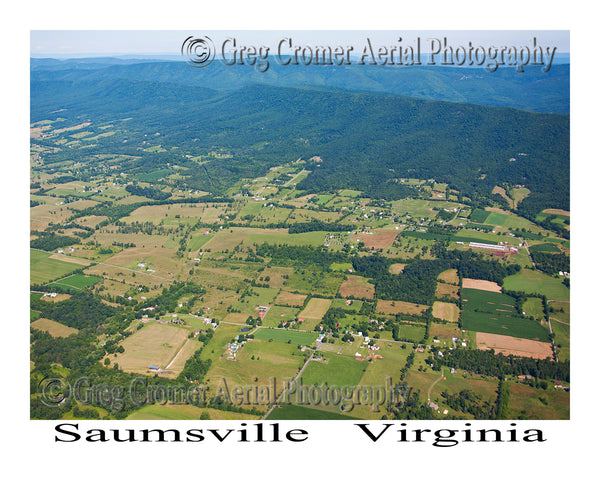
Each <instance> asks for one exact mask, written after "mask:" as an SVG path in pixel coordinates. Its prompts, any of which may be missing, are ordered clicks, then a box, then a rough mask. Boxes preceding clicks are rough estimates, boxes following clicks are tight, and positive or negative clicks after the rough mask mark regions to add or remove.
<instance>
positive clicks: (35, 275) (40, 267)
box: [29, 249, 81, 285]
mask: <svg viewBox="0 0 600 480" xmlns="http://www.w3.org/2000/svg"><path fill="white" fill-rule="evenodd" d="M51 255H52V254H51V253H48V252H42V251H40V250H33V249H30V250H29V281H30V283H32V284H38V285H39V284H45V283H48V282H50V281H52V280H56V279H57V278H61V277H64V276H65V275H68V274H69V273H71V272H72V271H74V270H77V269H79V268H81V265H78V264H76V263H71V262H65V261H63V260H58V259H57V258H50V256H51Z"/></svg>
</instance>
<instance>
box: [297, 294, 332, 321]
mask: <svg viewBox="0 0 600 480" xmlns="http://www.w3.org/2000/svg"><path fill="white" fill-rule="evenodd" d="M330 306H331V300H329V299H328V298H311V299H310V300H309V301H308V303H307V304H306V307H305V308H304V310H302V312H300V314H299V317H302V318H305V319H309V320H321V319H322V318H323V315H325V314H326V313H327V310H329V307H330Z"/></svg>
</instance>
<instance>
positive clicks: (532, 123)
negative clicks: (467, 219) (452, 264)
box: [31, 79, 569, 209]
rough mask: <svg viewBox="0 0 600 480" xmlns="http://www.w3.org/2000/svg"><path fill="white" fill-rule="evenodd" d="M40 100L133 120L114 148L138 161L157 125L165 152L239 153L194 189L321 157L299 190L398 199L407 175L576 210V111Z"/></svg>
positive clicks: (84, 96) (218, 98)
mask: <svg viewBox="0 0 600 480" xmlns="http://www.w3.org/2000/svg"><path fill="white" fill-rule="evenodd" d="M31 97H32V109H31V120H32V122H35V121H40V120H45V119H51V117H52V118H56V117H57V116H60V117H63V118H66V119H67V120H68V121H71V122H81V121H86V120H90V119H91V120H92V121H98V120H103V121H112V120H122V119H124V118H130V119H131V121H128V122H127V125H126V126H127V130H128V131H129V132H130V133H132V135H131V139H132V140H133V141H132V142H130V143H129V144H128V145H119V146H118V147H117V146H116V145H115V148H118V149H119V150H118V151H115V153H123V154H131V153H132V152H134V153H135V148H137V147H138V145H134V143H135V140H136V138H142V136H143V135H145V134H146V133H148V132H153V131H154V130H155V129H158V130H160V135H161V138H160V142H161V144H163V145H170V146H176V147H177V149H180V150H182V151H183V150H186V151H189V152H190V153H194V150H195V149H207V148H214V147H220V148H225V149H227V150H228V151H231V152H232V155H231V157H230V158H227V159H222V158H221V159H214V160H211V161H208V162H206V163H205V164H204V165H203V167H204V168H203V169H191V170H190V171H189V172H187V173H186V175H187V176H188V179H187V180H188V182H189V184H190V185H191V186H194V187H196V188H206V177H207V176H209V177H210V178H211V185H212V187H213V189H216V190H219V189H222V188H227V187H228V186H230V185H231V183H232V182H234V181H237V180H239V179H240V178H242V177H244V176H246V177H247V176H251V175H256V174H260V171H264V169H266V168H268V167H271V166H275V165H278V164H281V163H283V162H287V161H291V160H293V159H296V158H299V157H304V158H310V157H312V156H319V157H321V158H322V159H323V161H322V163H321V164H320V166H319V167H315V168H313V170H314V171H313V173H312V174H311V175H309V176H308V177H307V178H306V179H305V180H304V181H303V182H302V183H301V185H300V188H303V189H306V190H308V191H311V192H312V191H327V190H334V189H338V188H356V189H358V190H363V191H366V192H367V193H369V194H370V195H372V196H380V197H385V198H387V199H393V198H400V197H401V196H402V195H403V193H402V188H401V185H399V184H398V180H399V179H400V178H406V177H416V178H433V179H435V180H436V181H440V182H446V183H449V184H450V186H451V187H454V188H456V189H457V190H459V191H461V192H462V193H463V194H464V195H467V196H469V197H472V198H473V197H475V198H476V197H478V196H486V195H488V196H489V195H490V192H491V191H492V189H493V187H494V186H495V185H499V184H503V183H504V184H510V185H516V184H522V185H524V186H526V187H528V188H530V190H532V194H531V195H530V196H529V197H528V198H527V199H525V201H523V202H522V203H521V208H522V209H523V208H524V209H528V208H531V206H535V208H538V207H537V206H538V205H543V208H551V207H555V208H565V209H568V208H569V207H568V204H569V192H568V188H569V117H568V116H567V115H556V114H542V113H533V112H526V111H523V110H516V109H512V108H502V107H486V106H481V105H474V104H459V103H453V102H439V101H431V100H419V99H414V98H409V97H402V96H397V95H392V94H383V93H365V92H350V91H343V90H331V89H324V88H317V87H302V88H289V87H273V86H267V85H247V86H245V87H242V88H240V89H238V90H236V91H233V92H225V93H224V92H217V91H214V90H209V89H206V88H202V87H188V86H182V85H176V84H171V83H164V82H139V81H129V80H122V79H118V80H111V79H108V80H102V81H81V82H70V81H69V82H67V81H53V82H45V81H32V83H31ZM57 111H60V112H59V113H56V112H57ZM135 135H137V137H136V136H135ZM132 149H133V150H132ZM90 153H93V150H92V149H90ZM58 155H60V154H58ZM178 155H179V157H182V155H181V154H177V153H173V154H170V155H166V154H163V155H162V156H156V157H153V158H154V159H156V161H164V162H166V161H168V158H177V157H178ZM50 158H51V156H50V157H49V159H50ZM153 161H154V160H153ZM528 205H529V207H528Z"/></svg>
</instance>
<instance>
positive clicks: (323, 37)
mask: <svg viewBox="0 0 600 480" xmlns="http://www.w3.org/2000/svg"><path fill="white" fill-rule="evenodd" d="M190 35H194V36H202V35H208V36H209V37H211V38H212V39H213V41H214V42H215V44H219V43H220V42H222V41H224V40H225V39H226V38H228V37H235V38H236V39H238V40H239V41H241V42H243V43H244V44H253V45H266V46H269V47H270V48H271V51H274V50H275V49H276V46H277V43H278V42H279V41H280V40H281V39H283V38H292V39H293V41H294V43H295V44H304V45H330V46H337V45H344V46H345V45H356V46H359V47H362V46H363V45H364V43H365V41H366V38H367V37H368V38H370V39H371V41H372V42H373V43H374V44H377V45H395V44H397V43H398V37H402V42H401V43H402V44H404V45H410V44H411V43H414V41H415V39H416V38H417V37H419V38H421V40H422V43H423V44H425V45H427V42H426V39H428V38H435V39H440V40H442V39H443V38H444V37H446V38H447V39H448V42H449V44H454V45H468V44H469V42H472V43H473V45H474V46H478V45H481V46H484V47H486V46H491V45H493V46H513V45H514V46H517V47H518V46H520V45H531V42H532V39H533V37H535V38H536V39H537V42H538V44H540V45H544V46H550V47H557V51H558V52H562V53H567V52H569V51H570V38H569V37H570V35H569V31H567V30H470V31H458V30H393V31H392V30H360V31H358V30H356V31H348V30H337V31H330V30H314V31H313V30H304V31H303V30H287V31H283V30H266V31H251V30H219V31H213V30H204V31H197V30H32V31H31V35H30V40H31V48H30V53H31V55H32V56H56V57H59V56H60V57H68V56H82V55H83V56H97V55H128V54H145V55H148V54H168V55H177V54H179V53H180V49H181V44H182V43H183V40H185V38H187V37H188V36H190ZM424 48H426V46H424ZM425 51H426V50H425Z"/></svg>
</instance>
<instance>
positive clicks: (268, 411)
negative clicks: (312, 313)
mask: <svg viewBox="0 0 600 480" xmlns="http://www.w3.org/2000/svg"><path fill="white" fill-rule="evenodd" d="M315 352H316V350H313V352H312V353H311V354H310V357H308V359H307V360H306V362H304V365H302V368H301V369H300V371H299V372H298V374H297V375H296V376H295V377H294V380H292V381H291V382H289V383H288V384H287V386H286V387H285V388H284V389H283V391H282V392H281V394H280V395H279V397H277V400H275V402H274V403H273V405H271V407H270V408H269V410H267V413H265V415H264V417H262V419H261V420H266V419H267V417H268V416H269V415H271V412H272V411H273V410H274V409H275V407H276V406H277V405H279V402H281V399H282V398H283V396H284V395H285V394H286V393H287V391H288V389H289V388H290V387H291V386H292V385H295V384H296V382H297V381H298V378H299V377H300V375H302V373H303V372H304V369H305V368H306V367H307V365H308V364H309V363H310V361H311V360H312V359H313V356H314V355H315Z"/></svg>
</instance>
